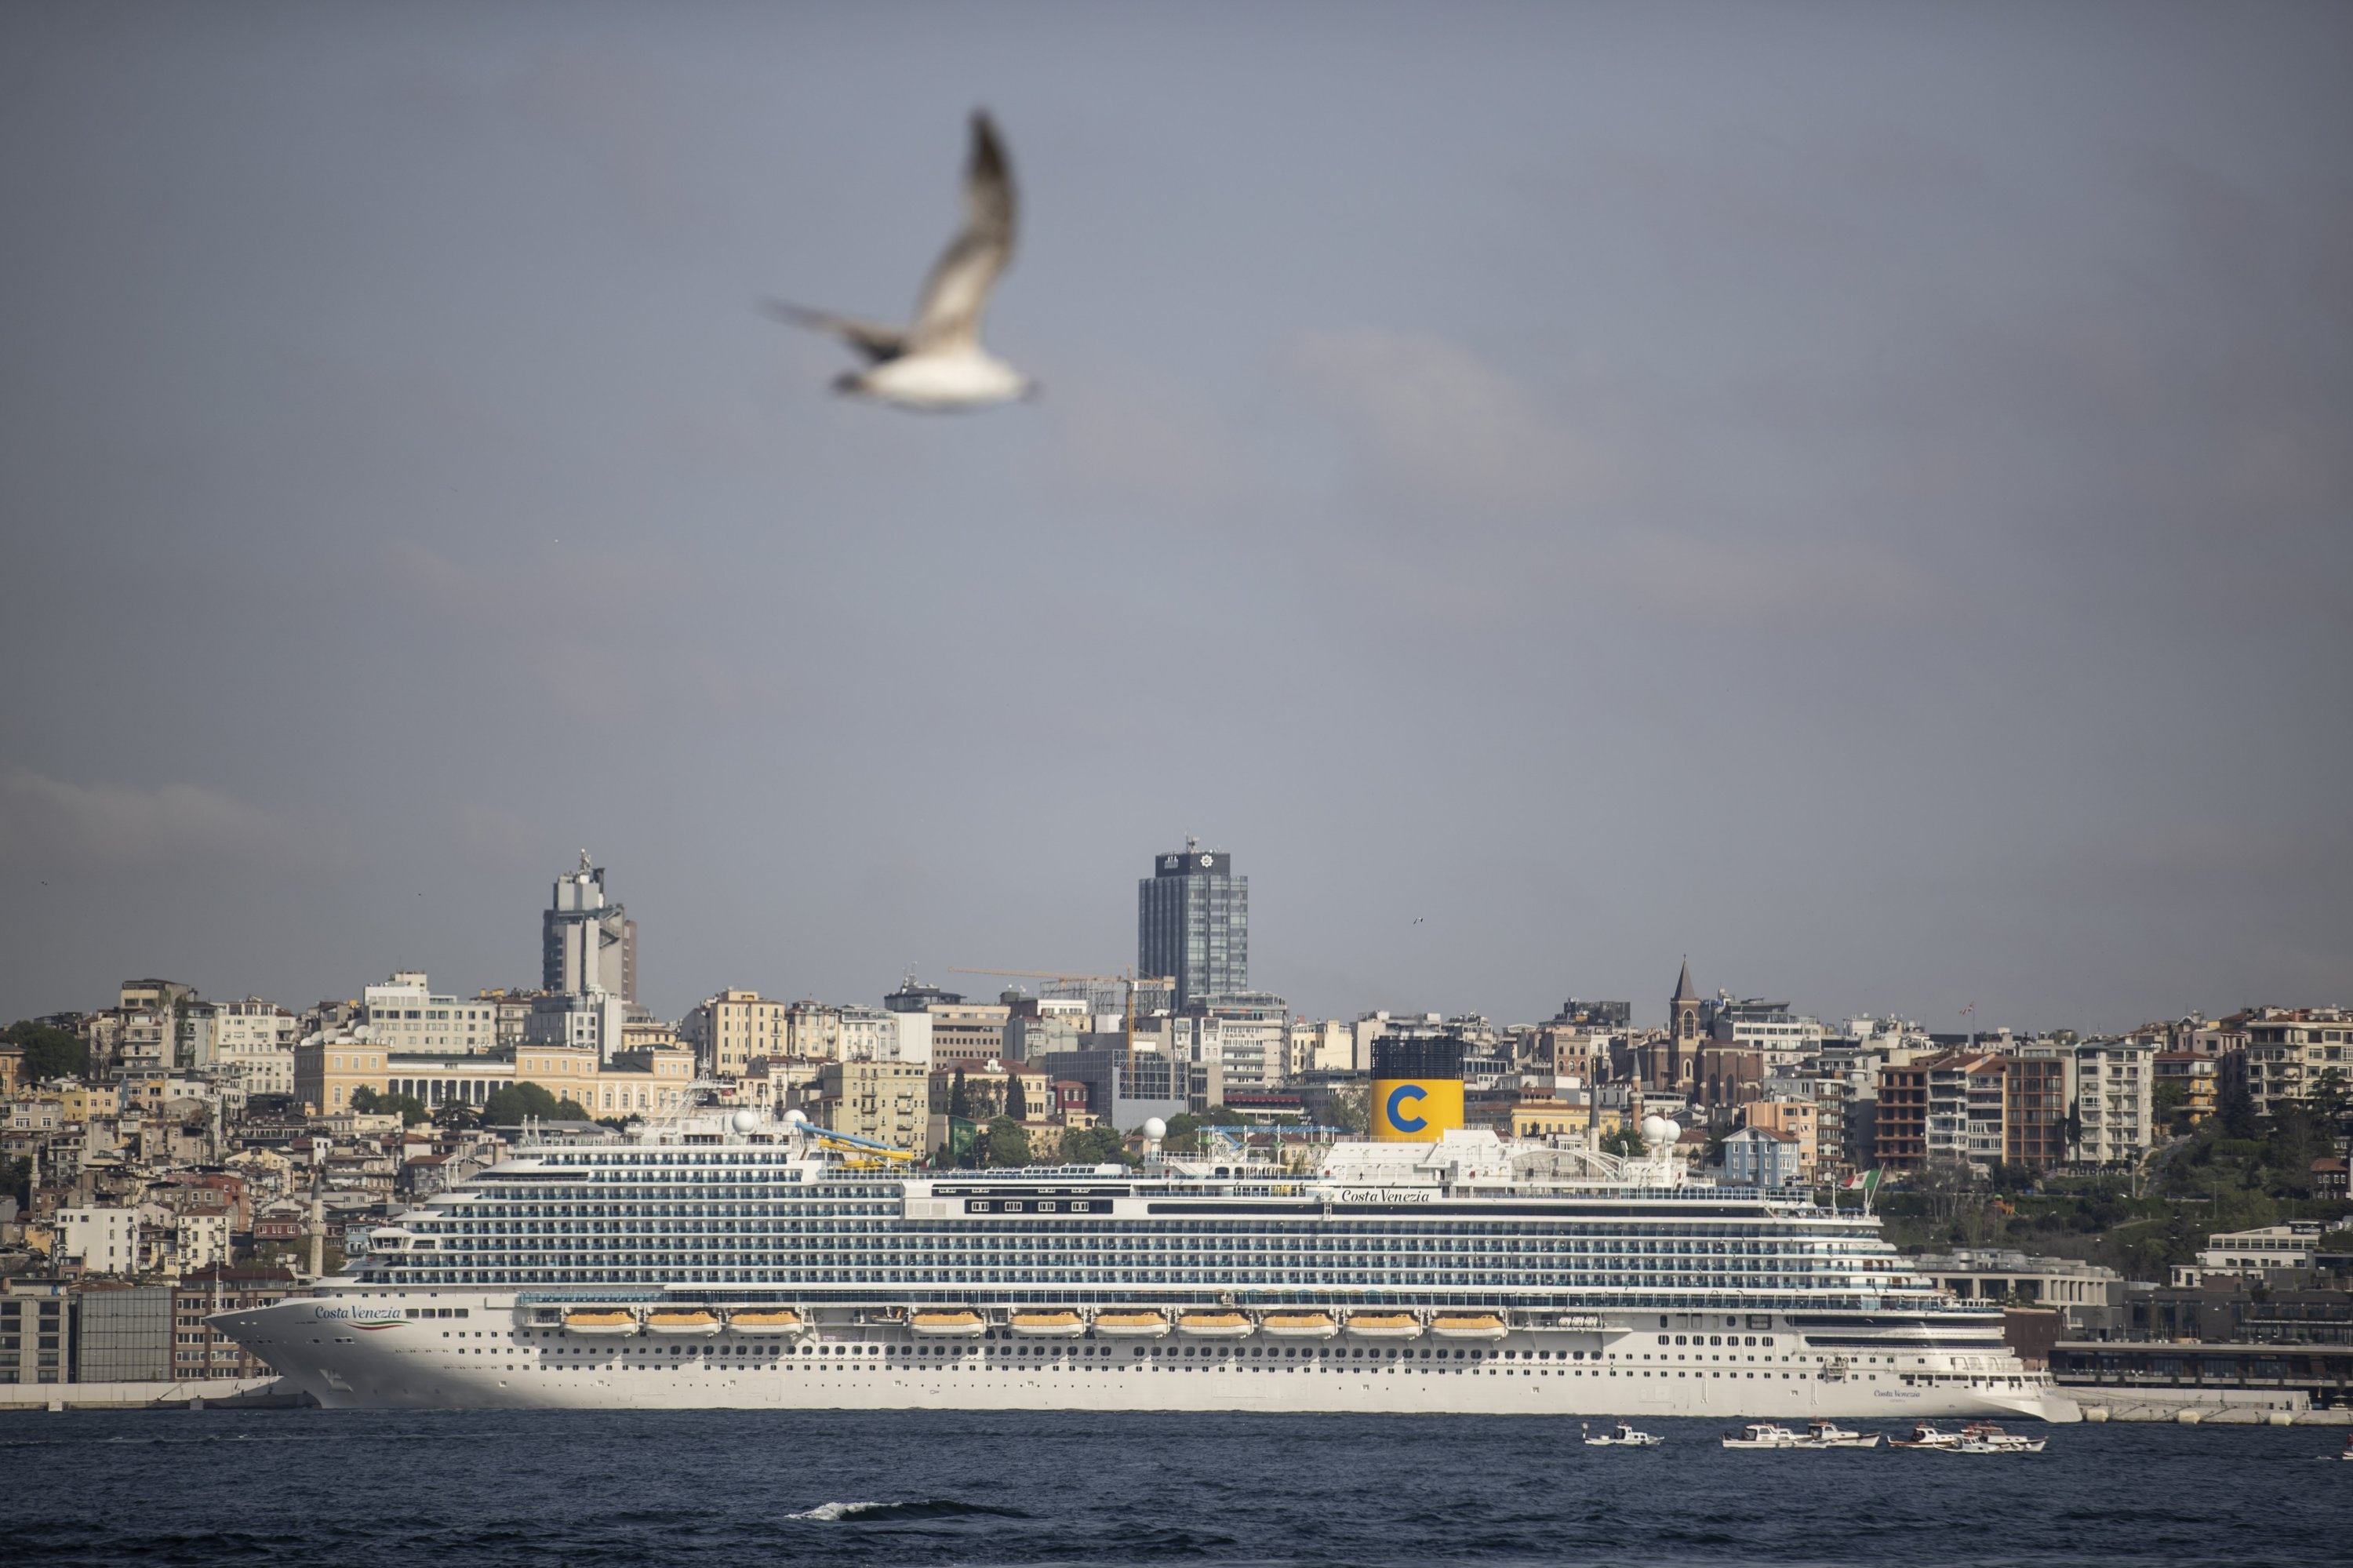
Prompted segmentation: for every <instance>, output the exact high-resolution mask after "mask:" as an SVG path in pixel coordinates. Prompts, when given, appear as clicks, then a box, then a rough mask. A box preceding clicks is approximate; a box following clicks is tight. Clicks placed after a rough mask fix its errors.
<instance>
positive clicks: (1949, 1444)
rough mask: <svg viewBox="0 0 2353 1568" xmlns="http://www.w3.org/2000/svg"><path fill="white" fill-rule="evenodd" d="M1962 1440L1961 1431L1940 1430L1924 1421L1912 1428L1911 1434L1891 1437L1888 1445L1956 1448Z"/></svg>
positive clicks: (1892, 1446) (1896, 1446) (1894, 1446)
mask: <svg viewBox="0 0 2353 1568" xmlns="http://www.w3.org/2000/svg"><path fill="white" fill-rule="evenodd" d="M1960 1442H1961V1435H1960V1434H1959V1433H1957V1432H1939V1431H1937V1430H1936V1428H1935V1427H1934V1426H1932V1425H1929V1424H1928V1423H1926V1422H1925V1421H1923V1422H1921V1423H1920V1424H1919V1425H1916V1426H1915V1427H1913V1428H1912V1436H1909V1437H1890V1438H1889V1439H1888V1440H1887V1446H1889V1447H1891V1448H1956V1447H1958V1446H1960Z"/></svg>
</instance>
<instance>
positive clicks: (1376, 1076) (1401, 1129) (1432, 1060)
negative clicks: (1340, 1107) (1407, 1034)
mask: <svg viewBox="0 0 2353 1568" xmlns="http://www.w3.org/2000/svg"><path fill="white" fill-rule="evenodd" d="M1372 1100H1373V1103H1372V1113H1373V1114H1372V1122H1373V1127H1372V1133H1373V1139H1374V1141H1375V1142H1377V1143H1435V1142H1437V1141H1438V1139H1439V1138H1440V1135H1442V1134H1444V1133H1446V1132H1449V1131H1452V1130H1456V1129H1459V1128H1461V1126H1462V1043H1461V1041H1460V1040H1376V1041H1374V1042H1373V1096H1372Z"/></svg>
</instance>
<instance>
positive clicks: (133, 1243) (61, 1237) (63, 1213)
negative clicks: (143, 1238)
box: [57, 1207, 139, 1274]
mask: <svg viewBox="0 0 2353 1568" xmlns="http://www.w3.org/2000/svg"><path fill="white" fill-rule="evenodd" d="M57 1234H58V1255H60V1256H62V1257H71V1258H79V1259H80V1261H81V1266H82V1269H83V1271H84V1272H85V1273H89V1274H136V1273H138V1272H139V1211H138V1210H136V1209H111V1208H95V1207H93V1208H87V1209H59V1210H58V1221H57Z"/></svg>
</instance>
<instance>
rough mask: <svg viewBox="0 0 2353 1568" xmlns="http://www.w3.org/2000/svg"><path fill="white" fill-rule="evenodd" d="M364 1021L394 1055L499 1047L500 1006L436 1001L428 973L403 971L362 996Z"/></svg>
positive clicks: (446, 998) (450, 999) (452, 999)
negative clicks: (402, 1052) (407, 1052)
mask: <svg viewBox="0 0 2353 1568" xmlns="http://www.w3.org/2000/svg"><path fill="white" fill-rule="evenodd" d="M361 995H362V1004H361V1012H360V1022H361V1024H362V1026H363V1027H364V1028H365V1029H366V1030H367V1031H368V1032H369V1033H370V1035H371V1036H373V1037H374V1038H375V1039H376V1040H378V1041H381V1042H382V1043H383V1044H385V1047H386V1048H387V1049H390V1050H394V1051H488V1050H490V1049H491V1047H492V1046H494V1045H496V1044H498V1032H499V1018H498V1008H497V1006H496V1005H495V1004H494V1003H492V1002H490V1001H484V1000H481V999H480V998H477V999H474V1000H472V1001H465V1000H461V999H459V998H458V997H454V996H436V995H434V994H433V991H432V988H431V987H430V986H429V985H428V984H427V981H426V978H425V974H424V971H422V970H420V969H401V970H398V971H396V973H395V974H394V975H393V977H392V978H391V979H390V980H386V981H385V983H384V984H382V985H372V986H370V987H368V988H367V990H366V991H364V992H362V993H361Z"/></svg>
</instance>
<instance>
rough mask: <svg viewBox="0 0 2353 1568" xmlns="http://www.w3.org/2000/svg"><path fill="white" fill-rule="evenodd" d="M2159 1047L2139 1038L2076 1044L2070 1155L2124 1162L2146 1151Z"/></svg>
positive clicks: (2090, 1160) (2096, 1161)
mask: <svg viewBox="0 0 2353 1568" xmlns="http://www.w3.org/2000/svg"><path fill="white" fill-rule="evenodd" d="M2156 1061H2157V1048H2156V1047H2155V1046H2154V1045H2151V1044H2147V1043H2146V1042H2143V1041H2137V1040H2094V1041H2089V1042H2086V1043H2085V1044H2081V1045H2078V1046H2076V1047H2075V1122H2076V1128H2077V1130H2076V1135H2075V1150H2074V1156H2073V1157H2074V1158H2075V1159H2076V1160H2081V1161H2083V1162H2084V1163H2086V1164H2092V1165H2127V1164H2130V1163H2132V1162H2133V1161H2135V1160H2138V1159H2140V1157H2141V1156H2142V1155H2144V1154H2146V1153H2147V1152H2148V1147H2149V1111H2150V1107H2151V1104H2152V1098H2153V1095H2154V1091H2155V1089H2156V1077H2155V1074H2156Z"/></svg>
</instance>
